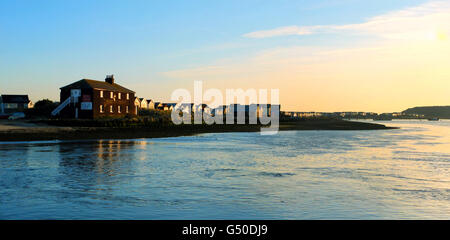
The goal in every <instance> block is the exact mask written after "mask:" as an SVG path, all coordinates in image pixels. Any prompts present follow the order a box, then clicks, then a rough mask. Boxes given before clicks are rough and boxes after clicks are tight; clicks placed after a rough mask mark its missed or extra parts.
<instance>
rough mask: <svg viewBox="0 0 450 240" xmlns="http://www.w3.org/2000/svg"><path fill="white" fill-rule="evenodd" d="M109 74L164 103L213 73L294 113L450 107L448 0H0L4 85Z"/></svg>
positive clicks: (211, 81) (31, 86)
mask: <svg viewBox="0 0 450 240" xmlns="http://www.w3.org/2000/svg"><path fill="white" fill-rule="evenodd" d="M107 74H114V75H115V78H116V82H117V83H118V84H121V85H123V86H125V87H127V88H129V89H132V90H134V91H135V92H136V94H137V95H138V96H139V97H144V98H147V99H154V100H155V101H163V102H164V101H167V102H170V96H171V93H172V92H173V91H174V90H175V89H178V88H186V89H189V90H192V89H193V86H194V81H203V85H204V88H205V89H206V88H218V89H220V90H222V91H223V92H224V93H225V89H227V88H233V89H237V88H242V89H244V90H246V89H251V88H252V89H279V92H280V103H281V106H282V110H285V111H324V112H334V111H370V112H378V113H381V112H395V111H402V110H405V109H407V108H410V107H415V106H431V105H450V94H449V93H450V1H448V0H447V1H425V0H421V1H420V0H378V1H367V0H341V1H338V0H329V1H317V0H316V1H302V0H296V1H288V0H280V1H261V0H246V1H242V0H238V1H234V0H227V1H206V0H204V1H195V0H190V1H181V0H179V1H175V0H174V1H157V0H154V1H147V0H127V1H125V0H121V1H119V0H108V1H103V0H96V1H91V0H77V1H72V0H66V1H59V0H39V1H32V0H28V1H27V0H1V1H0V93H1V94H28V95H29V96H30V98H31V100H32V101H34V102H36V101H37V100H40V99H44V98H49V99H51V100H57V101H59V88H60V87H62V86H65V85H67V84H70V83H72V82H75V81H77V80H80V79H83V78H88V79H97V80H103V79H104V78H105V76H106V75H107Z"/></svg>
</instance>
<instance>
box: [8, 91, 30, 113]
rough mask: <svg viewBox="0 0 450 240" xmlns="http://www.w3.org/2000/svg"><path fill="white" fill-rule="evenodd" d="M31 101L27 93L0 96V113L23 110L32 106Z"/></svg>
mask: <svg viewBox="0 0 450 240" xmlns="http://www.w3.org/2000/svg"><path fill="white" fill-rule="evenodd" d="M32 107H33V103H32V102H31V101H30V99H29V98H28V95H6V94H3V95H1V97H0V113H1V114H6V113H15V112H23V111H24V110H25V109H28V108H32Z"/></svg>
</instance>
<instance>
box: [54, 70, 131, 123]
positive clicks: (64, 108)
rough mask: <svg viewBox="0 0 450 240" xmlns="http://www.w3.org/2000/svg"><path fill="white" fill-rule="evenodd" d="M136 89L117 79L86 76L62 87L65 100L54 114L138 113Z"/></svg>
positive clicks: (61, 97) (81, 116) (113, 115)
mask: <svg viewBox="0 0 450 240" xmlns="http://www.w3.org/2000/svg"><path fill="white" fill-rule="evenodd" d="M134 95H135V92H134V91H132V90H130V89H127V88H125V87H122V86H120V85H119V84H116V83H115V82H114V76H113V75H109V76H106V79H105V81H104V82H103V81H96V80H90V79H82V80H80V81H77V82H74V83H72V84H69V85H67V86H65V87H62V88H61V93H60V99H61V104H60V105H59V106H58V108H56V109H55V110H54V111H53V112H52V114H53V115H59V116H60V117H62V118H86V119H95V118H102V117H124V116H126V115H136V114H137V110H136V109H135V108H136V107H135V105H134V98H135V96H134Z"/></svg>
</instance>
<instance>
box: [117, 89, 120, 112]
mask: <svg viewBox="0 0 450 240" xmlns="http://www.w3.org/2000/svg"><path fill="white" fill-rule="evenodd" d="M119 94H120V93H119ZM117 112H118V113H120V106H117Z"/></svg>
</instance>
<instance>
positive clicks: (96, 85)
mask: <svg viewBox="0 0 450 240" xmlns="http://www.w3.org/2000/svg"><path fill="white" fill-rule="evenodd" d="M66 88H79V89H83V88H84V89H86V88H92V89H102V90H107V91H116V92H126V93H135V92H134V91H132V90H130V89H128V88H124V87H122V86H120V85H119V84H116V83H113V84H111V83H107V82H104V81H97V80H91V79H81V80H80V81H77V82H74V83H72V84H69V85H67V86H64V87H62V88H61V89H66Z"/></svg>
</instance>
